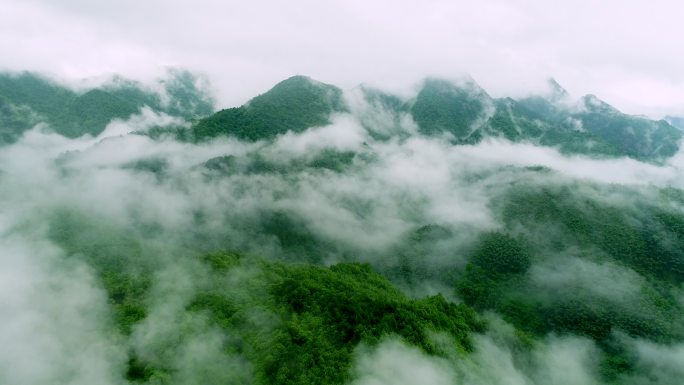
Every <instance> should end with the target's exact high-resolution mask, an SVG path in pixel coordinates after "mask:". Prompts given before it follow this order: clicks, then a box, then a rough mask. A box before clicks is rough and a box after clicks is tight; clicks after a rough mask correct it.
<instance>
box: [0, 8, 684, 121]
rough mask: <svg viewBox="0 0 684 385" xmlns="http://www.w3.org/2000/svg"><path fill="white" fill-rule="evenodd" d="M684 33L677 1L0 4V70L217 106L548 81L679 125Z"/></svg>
mask: <svg viewBox="0 0 684 385" xmlns="http://www.w3.org/2000/svg"><path fill="white" fill-rule="evenodd" d="M683 19H684V2H681V1H677V0H671V1H666V0H650V1H645V0H640V1H637V0H601V1H599V0H595V1H591V0H573V1H570V0H568V1H565V2H563V3H561V2H559V1H548V0H506V1H503V0H502V1H495V0H485V1H482V0H479V1H472V0H470V1H446V0H420V1H412V0H393V1H391V0H377V1H371V0H344V1H343V0H331V1H324V0H288V1H275V0H271V1H268V0H252V1H241V2H237V1H219V0H192V1H175V0H116V1H108V0H100V1H93V0H0V50H1V52H3V54H2V55H0V69H6V70H7V69H9V70H23V69H27V70H38V71H43V72H49V73H50V74H52V75H55V76H59V77H64V78H68V79H78V78H84V77H101V76H103V75H108V74H111V73H119V74H122V75H124V76H128V77H133V78H136V79H147V78H151V77H154V76H157V75H159V74H160V73H161V72H162V71H163V68H164V67H166V66H177V67H184V68H187V69H190V70H193V71H198V72H202V73H204V74H206V75H207V76H208V77H209V79H210V80H211V81H212V83H213V84H214V86H215V89H216V93H217V96H218V97H219V100H220V103H221V105H222V106H229V105H236V104H241V103H242V102H244V101H246V100H247V99H248V98H249V97H251V96H254V95H255V94H257V93H260V92H263V91H265V90H266V89H268V88H269V87H270V86H272V85H273V84H274V83H276V82H278V81H279V80H282V79H284V78H286V77H288V76H291V75H294V74H304V75H309V76H311V77H313V78H315V79H318V80H321V81H324V82H329V83H334V84H337V85H339V86H342V87H345V88H348V87H353V86H355V85H357V84H359V83H368V84H371V85H377V86H381V87H383V88H386V89H390V90H397V91H407V90H409V89H410V88H409V87H410V85H412V84H416V83H417V82H419V80H420V79H421V78H423V77H425V76H443V77H451V78H454V77H459V76H461V75H462V74H464V73H467V74H470V75H471V76H472V77H473V78H475V80H476V81H477V82H478V83H480V84H481V85H482V86H483V87H485V88H486V89H487V90H488V91H489V92H490V93H491V94H492V95H494V96H502V95H512V96H517V95H520V94H523V93H525V92H529V91H530V90H535V89H539V88H540V87H541V85H542V84H543V82H544V80H545V79H546V78H547V77H554V78H556V79H557V80H558V81H559V82H560V83H561V84H562V85H563V86H564V87H565V88H567V89H568V91H570V93H571V94H573V95H576V96H580V95H582V94H585V93H594V94H596V95H598V96H599V97H601V98H602V99H604V100H606V101H608V102H609V103H611V104H613V105H615V106H617V107H618V108H620V109H622V110H624V111H626V112H630V113H634V114H648V115H652V116H661V115H665V114H678V115H684V43H683V42H682V36H684V23H683V22H682V20H683Z"/></svg>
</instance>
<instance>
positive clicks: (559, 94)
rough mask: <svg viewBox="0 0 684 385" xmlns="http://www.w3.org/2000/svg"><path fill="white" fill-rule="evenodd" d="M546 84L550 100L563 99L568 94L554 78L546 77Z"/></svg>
mask: <svg viewBox="0 0 684 385" xmlns="http://www.w3.org/2000/svg"><path fill="white" fill-rule="evenodd" d="M546 84H547V86H548V88H549V91H550V99H551V100H552V101H557V100H562V99H565V98H567V97H568V96H569V94H568V91H566V90H565V88H563V86H561V85H560V84H559V83H558V82H557V81H556V79H554V78H548V79H547V80H546Z"/></svg>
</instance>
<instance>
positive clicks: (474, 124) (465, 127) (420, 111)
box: [411, 79, 492, 143]
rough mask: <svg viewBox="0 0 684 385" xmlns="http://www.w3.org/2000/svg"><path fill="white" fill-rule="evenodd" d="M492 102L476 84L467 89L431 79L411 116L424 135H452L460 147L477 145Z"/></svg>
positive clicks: (414, 104) (470, 84)
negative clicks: (480, 130) (470, 144)
mask: <svg viewBox="0 0 684 385" xmlns="http://www.w3.org/2000/svg"><path fill="white" fill-rule="evenodd" d="M491 104H492V99H491V98H490V97H489V95H487V93H486V92H485V91H484V90H483V89H482V88H480V87H479V86H478V85H477V84H476V83H475V82H474V81H473V80H467V81H465V83H464V84H463V85H455V84H453V83H451V82H448V81H445V80H439V79H428V80H426V81H425V83H424V84H423V88H422V89H421V90H420V92H419V93H418V96H416V99H415V100H414V101H413V102H412V103H411V115H412V116H413V119H414V120H415V121H416V123H418V127H420V132H421V133H422V134H424V135H438V134H442V133H448V134H450V135H452V136H453V138H454V140H455V142H456V143H476V142H477V141H479V140H480V139H481V135H480V133H479V132H478V129H479V128H480V127H479V126H480V125H481V124H482V122H483V121H485V120H486V119H487V114H488V112H489V111H488V107H489V106H490V105H491Z"/></svg>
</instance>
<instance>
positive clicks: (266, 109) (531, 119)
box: [0, 71, 684, 163]
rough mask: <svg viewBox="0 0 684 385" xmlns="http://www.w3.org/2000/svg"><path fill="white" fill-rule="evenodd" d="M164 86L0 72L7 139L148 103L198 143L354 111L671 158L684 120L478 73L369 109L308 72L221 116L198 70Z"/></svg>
mask: <svg viewBox="0 0 684 385" xmlns="http://www.w3.org/2000/svg"><path fill="white" fill-rule="evenodd" d="M157 86H158V87H156V88H154V89H153V88H150V87H146V86H144V85H142V84H140V83H137V82H133V81H129V80H125V79H121V78H116V79H113V80H112V81H111V82H109V83H107V84H105V85H103V86H100V87H97V88H93V89H89V90H85V91H82V92H76V91H73V90H71V89H69V88H67V87H65V86H62V85H59V84H57V83H55V82H53V81H51V80H48V79H47V78H44V77H41V76H40V75H36V74H32V73H21V74H0V127H2V128H3V131H2V132H1V133H0V143H1V142H13V141H14V140H16V139H17V138H18V137H19V136H20V135H21V134H22V133H23V132H24V131H26V130H28V129H30V128H32V127H33V126H34V125H35V124H37V123H39V122H45V123H48V125H49V126H50V127H51V128H52V129H53V130H54V131H55V132H57V133H59V134H62V135H64V136H67V137H71V138H73V137H78V136H81V135H85V134H90V135H93V136H96V135H98V134H99V133H101V132H102V131H103V130H104V129H105V127H106V126H107V124H108V123H109V122H110V121H111V120H113V119H125V118H128V117H129V116H131V115H133V114H135V113H137V112H139V111H140V109H141V108H142V107H143V106H147V107H149V108H151V109H152V110H153V111H156V112H159V113H165V114H168V115H171V116H177V117H180V118H182V119H185V120H188V121H191V122H195V123H194V124H193V125H192V128H191V130H190V131H188V130H184V129H179V128H178V127H176V128H166V129H158V130H154V131H153V132H151V135H152V136H159V135H161V134H164V133H166V132H168V131H172V132H174V133H175V135H176V136H177V137H178V138H180V139H183V140H188V141H205V140H209V139H211V138H215V137H218V136H234V137H236V138H238V139H241V140H246V141H257V140H270V139H273V138H275V137H277V136H278V135H281V134H284V133H286V132H288V131H292V132H302V131H304V130H306V129H308V128H310V127H316V126H325V125H328V124H330V123H331V121H332V119H333V116H334V115H336V114H353V115H355V117H356V118H357V119H358V120H359V121H360V122H361V124H362V125H363V126H364V127H365V128H366V129H367V130H368V132H369V134H370V135H372V136H373V137H375V138H376V139H390V138H392V137H400V138H401V137H408V136H411V135H414V134H416V132H411V131H410V130H407V128H406V127H405V125H402V124H401V123H400V122H401V121H402V119H403V118H406V117H410V118H411V119H412V120H413V121H414V122H415V123H416V125H417V128H418V129H417V134H422V135H426V136H433V137H434V136H436V137H443V138H444V139H446V140H448V141H450V142H451V143H453V144H458V145H464V144H476V143H478V142H480V141H482V140H484V139H486V138H503V139H507V140H510V141H513V142H530V143H533V144H536V145H542V146H549V147H556V148H558V149H559V150H560V151H561V152H563V153H568V154H588V155H592V156H595V157H621V156H626V157H630V158H633V159H637V160H641V161H647V162H652V163H662V162H664V161H665V160H666V159H668V158H669V157H671V156H672V155H674V154H675V153H676V152H677V151H678V149H679V141H680V140H681V139H682V134H683V132H682V127H683V126H684V120H682V118H676V117H668V118H666V119H665V120H658V121H655V120H650V119H647V118H644V117H640V116H632V115H627V114H624V113H621V112H620V111H618V110H617V109H616V108H614V107H612V106H611V105H609V104H608V103H606V102H604V101H602V100H600V99H599V98H598V97H596V96H594V95H586V96H583V97H581V98H580V99H579V100H572V99H571V98H570V97H569V95H568V93H567V92H566V91H565V90H564V89H563V88H562V87H561V86H560V85H559V84H558V83H557V82H555V81H553V80H550V81H549V91H548V92H547V93H546V94H545V95H539V96H531V97H526V98H522V99H513V98H493V97H491V96H490V95H489V94H488V93H487V92H486V91H485V90H484V89H482V88H481V87H480V86H479V85H478V84H477V83H476V82H475V81H473V80H472V79H465V80H462V81H459V82H451V81H447V80H443V79H434V78H430V79H427V80H425V81H424V82H423V84H422V87H421V88H420V91H419V92H418V94H417V95H416V96H415V97H413V98H408V99H405V98H401V97H399V96H396V95H391V94H388V93H385V92H383V91H381V90H377V89H372V88H368V87H364V86H361V87H359V88H358V89H357V90H355V91H358V92H357V93H358V94H360V95H361V98H362V99H363V103H364V106H365V108H366V110H365V111H359V109H358V108H356V109H353V108H351V107H350V105H349V104H350V103H349V101H348V98H347V97H346V95H345V92H343V90H341V89H340V88H338V87H336V86H333V85H330V84H325V83H321V82H317V81H315V80H312V79H310V78H308V77H304V76H294V77H291V78H289V79H286V80H283V81H282V82H280V83H278V84H276V85H275V86H274V87H273V88H272V89H270V90H269V91H267V92H265V93H264V94H261V95H259V96H256V97H254V98H253V99H251V100H250V101H249V102H247V103H246V104H245V105H243V106H240V107H234V108H228V109H223V110H221V111H218V112H216V113H213V112H214V106H213V100H212V98H211V97H210V96H208V94H207V93H206V92H204V91H203V90H201V89H199V88H198V87H197V78H196V77H195V76H194V75H192V74H191V73H189V72H184V71H176V72H172V73H171V76H170V78H169V79H168V80H165V81H160V82H159V83H158V84H157ZM378 116H382V119H380V120H379V119H378Z"/></svg>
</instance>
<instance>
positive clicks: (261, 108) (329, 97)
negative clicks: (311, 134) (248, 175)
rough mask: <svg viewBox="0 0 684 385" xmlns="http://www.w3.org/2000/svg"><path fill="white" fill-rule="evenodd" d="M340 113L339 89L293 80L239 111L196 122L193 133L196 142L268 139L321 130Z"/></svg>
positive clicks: (259, 97) (301, 77) (237, 109)
mask: <svg viewBox="0 0 684 385" xmlns="http://www.w3.org/2000/svg"><path fill="white" fill-rule="evenodd" d="M344 111H347V107H346V106H345V105H344V101H343V100H342V91H341V90H340V89H339V88H337V87H334V86H331V85H328V84H323V83H317V82H315V81H313V80H311V79H309V78H307V77H304V76H294V77H291V78H289V79H286V80H283V81H282V82H280V83H278V84H276V85H275V86H274V87H273V88H272V89H271V90H269V91H268V92H266V93H265V94H263V95H259V96H257V97H255V98H254V99H252V100H250V101H249V102H248V103H247V104H245V105H244V106H242V107H236V108H229V109H226V110H222V111H219V112H217V113H216V114H214V115H212V116H210V117H207V118H205V119H202V120H200V121H199V123H197V125H195V126H194V127H193V132H194V137H195V139H196V140H203V139H207V138H213V137H216V136H219V135H231V136H235V137H237V138H239V139H244V140H250V141H256V140H260V139H272V138H274V137H276V136H277V135H280V134H284V133H286V132H288V131H292V132H302V131H304V130H305V129H307V128H309V127H316V126H324V125H326V124H329V123H330V114H332V113H333V112H344Z"/></svg>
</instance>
